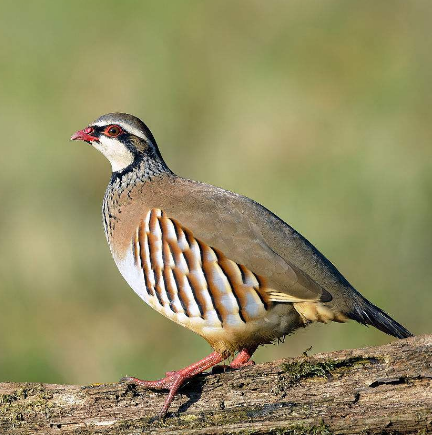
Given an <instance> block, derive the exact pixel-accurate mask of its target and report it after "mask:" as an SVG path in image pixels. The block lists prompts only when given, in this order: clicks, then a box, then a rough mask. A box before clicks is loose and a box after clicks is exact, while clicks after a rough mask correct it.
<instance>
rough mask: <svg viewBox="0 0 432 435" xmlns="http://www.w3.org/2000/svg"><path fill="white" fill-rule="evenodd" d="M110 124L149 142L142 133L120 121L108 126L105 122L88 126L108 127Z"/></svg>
mask: <svg viewBox="0 0 432 435" xmlns="http://www.w3.org/2000/svg"><path fill="white" fill-rule="evenodd" d="M111 124H115V125H119V126H120V127H121V128H122V129H123V130H124V131H126V132H128V133H130V134H133V135H134V136H137V137H140V138H141V139H144V140H149V138H148V137H147V136H146V135H145V134H144V133H143V132H142V131H140V130H138V129H137V128H134V127H132V126H131V125H130V124H125V123H124V122H122V121H118V122H115V121H113V122H112V123H110V124H107V123H106V121H99V122H94V123H93V124H91V125H90V127H108V126H109V125H111Z"/></svg>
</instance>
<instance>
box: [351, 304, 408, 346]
mask: <svg viewBox="0 0 432 435" xmlns="http://www.w3.org/2000/svg"><path fill="white" fill-rule="evenodd" d="M362 299H363V298H362ZM359 302H360V303H355V304H354V306H353V307H352V309H351V311H350V312H349V313H347V315H348V317H350V318H351V319H353V320H356V321H357V322H359V323H362V324H363V325H366V326H368V325H371V326H374V327H375V328H377V329H379V330H380V331H382V332H385V333H386V334H389V335H392V336H393V337H397V338H407V337H412V336H413V334H411V332H409V331H408V330H407V329H406V328H404V327H403V326H402V325H401V324H400V323H398V322H396V320H393V319H392V318H391V317H390V316H389V315H388V314H387V313H385V312H384V311H383V310H381V308H378V307H377V306H375V305H374V304H372V303H371V302H369V301H368V300H367V299H363V300H362V301H359Z"/></svg>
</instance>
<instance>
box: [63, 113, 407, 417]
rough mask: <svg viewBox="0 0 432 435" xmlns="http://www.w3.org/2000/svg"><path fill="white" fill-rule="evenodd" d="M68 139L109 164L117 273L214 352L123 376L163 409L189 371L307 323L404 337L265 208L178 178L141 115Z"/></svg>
mask: <svg viewBox="0 0 432 435" xmlns="http://www.w3.org/2000/svg"><path fill="white" fill-rule="evenodd" d="M71 140H81V141H85V142H87V143H89V144H90V145H92V146H93V147H94V148H95V149H97V150H98V151H100V152H101V153H102V154H103V155H104V156H105V157H106V158H107V159H108V160H109V162H110V163H111V167H112V174H111V179H110V181H109V184H108V187H107V189H106V192H105V196H104V199H103V205H102V216H103V225H104V230H105V235H106V239H107V241H108V245H109V248H110V250H111V254H112V257H113V259H114V261H115V263H116V265H117V267H118V269H119V271H120V273H121V274H122V276H123V277H124V279H125V280H126V281H127V283H128V284H129V286H130V287H131V288H132V289H133V290H134V291H135V292H136V293H137V294H138V296H139V297H140V298H141V299H142V300H143V301H144V302H146V303H147V304H148V305H149V306H150V307H152V308H153V309H155V310H156V311H157V312H159V313H160V314H162V315H164V316H165V317H167V318H168V319H170V320H172V321H174V322H176V323H178V324H179V325H182V326H184V327H186V328H188V329H190V330H192V331H194V332H195V333H197V334H198V335H200V336H201V337H203V338H204V339H205V340H206V341H207V342H208V343H209V344H210V346H211V347H212V349H213V351H212V352H211V353H210V354H209V355H208V356H207V357H205V358H203V359H202V360H200V361H198V362H196V363H194V364H191V365H190V366H188V367H185V368H183V369H180V370H177V371H172V372H167V373H166V376H165V377H164V378H162V379H159V380H155V381H146V380H141V379H138V378H135V377H129V376H128V377H125V378H122V379H121V381H122V382H126V383H133V384H136V385H140V386H142V387H144V388H147V389H152V390H168V395H167V397H166V399H165V402H164V405H163V407H162V410H161V411H160V416H161V417H166V415H167V412H168V409H169V407H170V405H171V403H172V401H173V398H174V397H175V395H176V393H177V392H178V390H179V389H180V388H181V387H182V385H184V384H185V383H187V382H188V381H189V380H190V379H192V378H193V377H194V376H196V375H197V374H199V373H202V372H204V371H205V370H208V369H210V368H212V367H213V366H216V365H218V364H220V363H222V362H223V361H224V360H226V359H228V358H233V359H232V362H231V364H230V365H229V367H231V368H232V369H240V368H242V367H245V366H248V365H251V364H253V361H252V359H251V358H252V355H253V353H254V352H255V350H256V349H257V348H258V347H259V346H262V345H265V344H270V343H275V342H277V341H279V340H281V339H283V338H284V337H285V336H287V335H289V334H292V333H293V332H294V331H296V330H297V329H299V328H304V327H306V326H307V325H309V324H311V323H314V322H322V323H329V322H341V323H343V322H346V321H348V320H355V321H357V322H359V323H361V324H363V325H366V326H367V325H371V326H373V327H375V328H377V329H379V330H381V331H383V332H385V333H387V334H389V335H392V336H394V337H397V338H406V337H410V336H412V334H411V333H410V332H409V331H408V330H407V329H406V328H405V327H403V326H402V325H401V324H399V323H398V322H396V321H395V320H394V319H392V318H391V317H390V316H389V315H388V314H386V313H385V312H384V311H383V310H381V309H380V308H378V307H377V306H375V305H374V304H373V303H372V302H370V301H369V300H367V299H366V298H365V297H364V296H362V295H361V294H360V293H359V292H358V291H357V290H356V289H355V288H354V287H353V286H352V285H351V284H350V283H349V282H348V281H347V279H345V278H344V276H343V275H342V274H341V273H340V272H339V271H338V269H337V268H336V267H335V266H334V265H333V264H332V263H331V262H330V261H329V260H328V259H327V258H326V257H325V256H324V255H323V254H321V252H319V251H318V249H317V248H315V247H314V246H313V245H312V244H311V243H310V242H309V241H308V240H307V239H306V238H305V237H303V236H302V235H301V234H300V233H299V232H297V231H296V230H295V229H294V228H292V227H291V226H290V225H288V224H287V223H285V222H284V221H283V220H282V219H280V218H279V217H278V216H276V215H275V214H274V213H272V212H271V211H269V210H268V209H267V208H265V207H264V206H262V205H261V204H259V203H258V202H256V201H254V200H252V199H250V198H248V197H245V196H242V195H239V194H237V193H234V192H231V191H228V190H225V189H222V188H220V187H215V186H212V185H209V184H205V183H202V182H198V181H193V180H190V179H187V178H183V177H181V176H179V175H176V174H175V173H174V172H173V171H172V170H171V169H170V168H169V167H168V166H167V164H166V163H165V161H164V159H163V157H162V155H161V153H160V151H159V148H158V145H157V143H156V140H155V138H154V136H153V134H152V133H151V131H150V129H149V128H148V127H147V126H146V125H145V124H144V122H143V121H141V120H140V119H139V118H137V117H135V116H133V115H130V114H127V113H120V112H118V113H117V112H116V113H108V114H106V115H103V116H101V117H99V118H98V119H96V121H94V122H92V123H90V124H89V125H88V126H87V127H86V128H84V129H83V130H79V131H77V132H76V133H74V134H73V135H72V137H71Z"/></svg>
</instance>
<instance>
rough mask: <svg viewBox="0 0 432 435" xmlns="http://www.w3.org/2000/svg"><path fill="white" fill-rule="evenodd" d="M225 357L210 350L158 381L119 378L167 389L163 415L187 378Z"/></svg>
mask: <svg viewBox="0 0 432 435" xmlns="http://www.w3.org/2000/svg"><path fill="white" fill-rule="evenodd" d="M224 359H225V357H224V356H223V355H221V354H220V353H218V352H212V353H211V354H210V355H209V356H207V357H205V358H203V359H202V360H200V361H198V362H196V363H194V364H191V365H190V366H188V367H185V368H184V369H181V370H178V371H176V372H167V373H166V377H165V378H163V379H159V380H158V381H142V380H141V379H137V378H132V377H129V376H127V377H125V378H122V379H120V382H131V383H134V384H137V385H141V386H142V387H144V388H150V389H153V390H169V393H168V396H167V398H166V399H165V403H164V406H163V407H162V410H161V412H160V416H161V417H164V416H165V415H166V413H167V411H168V408H169V407H170V405H171V402H172V401H173V399H174V396H175V395H176V393H177V391H178V390H179V388H180V387H181V386H182V385H183V384H184V383H185V382H186V381H187V380H189V379H191V378H193V377H194V376H196V375H198V374H199V373H202V372H203V371H204V370H207V369H209V368H210V367H212V366H214V365H215V364H218V363H220V362H221V361H223V360H224Z"/></svg>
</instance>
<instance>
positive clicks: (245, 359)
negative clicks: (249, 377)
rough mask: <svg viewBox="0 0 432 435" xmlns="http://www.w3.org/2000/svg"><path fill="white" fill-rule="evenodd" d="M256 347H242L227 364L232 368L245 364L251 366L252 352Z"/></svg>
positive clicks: (252, 363)
mask: <svg viewBox="0 0 432 435" xmlns="http://www.w3.org/2000/svg"><path fill="white" fill-rule="evenodd" d="M256 349H257V348H256V347H250V348H248V349H243V350H242V351H241V352H239V353H238V354H237V356H236V357H235V358H234V359H233V361H232V363H231V364H230V365H229V366H230V367H231V368H232V369H240V368H242V367H246V366H252V365H254V364H255V363H254V362H253V361H252V360H251V358H252V354H253V353H254V352H255V351H256Z"/></svg>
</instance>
